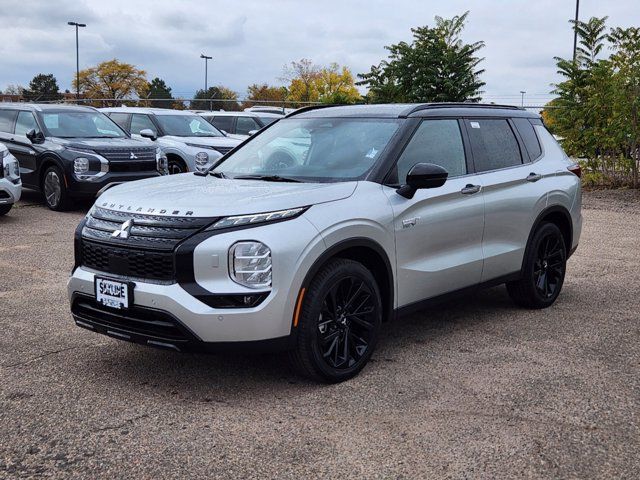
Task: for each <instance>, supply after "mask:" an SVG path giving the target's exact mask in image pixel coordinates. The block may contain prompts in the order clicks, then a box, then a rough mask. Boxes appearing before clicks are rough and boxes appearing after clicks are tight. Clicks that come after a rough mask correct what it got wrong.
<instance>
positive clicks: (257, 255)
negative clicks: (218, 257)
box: [229, 242, 271, 288]
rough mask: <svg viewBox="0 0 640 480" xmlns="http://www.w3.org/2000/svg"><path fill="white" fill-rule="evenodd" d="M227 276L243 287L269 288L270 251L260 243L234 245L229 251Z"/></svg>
mask: <svg viewBox="0 0 640 480" xmlns="http://www.w3.org/2000/svg"><path fill="white" fill-rule="evenodd" d="M229 275H230V276H231V280H233V281H234V282H236V283H238V284H240V285H243V286H245V287H249V288H268V287H271V250H269V247H267V246H266V245H265V244H264V243H261V242H238V243H236V244H234V245H233V246H232V247H231V248H230V249H229Z"/></svg>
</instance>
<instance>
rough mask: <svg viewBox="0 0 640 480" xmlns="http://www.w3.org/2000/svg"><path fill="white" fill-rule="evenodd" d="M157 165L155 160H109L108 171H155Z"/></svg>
mask: <svg viewBox="0 0 640 480" xmlns="http://www.w3.org/2000/svg"><path fill="white" fill-rule="evenodd" d="M156 170H158V165H157V164H156V161H155V160H152V161H150V162H149V161H148V162H138V161H134V160H131V161H130V162H118V163H115V162H111V163H110V164H109V171H110V172H155V171H156Z"/></svg>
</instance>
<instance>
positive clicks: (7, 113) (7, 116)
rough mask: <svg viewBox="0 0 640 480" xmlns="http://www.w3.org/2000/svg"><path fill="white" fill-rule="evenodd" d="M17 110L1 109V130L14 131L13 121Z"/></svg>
mask: <svg viewBox="0 0 640 480" xmlns="http://www.w3.org/2000/svg"><path fill="white" fill-rule="evenodd" d="M17 114H18V111H17V110H0V132H6V133H13V121H14V120H15V118H16V115H17Z"/></svg>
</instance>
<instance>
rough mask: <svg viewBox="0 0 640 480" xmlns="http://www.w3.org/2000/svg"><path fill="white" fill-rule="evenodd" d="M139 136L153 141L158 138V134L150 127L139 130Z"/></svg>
mask: <svg viewBox="0 0 640 480" xmlns="http://www.w3.org/2000/svg"><path fill="white" fill-rule="evenodd" d="M140 136H141V137H144V138H148V139H149V140H154V141H155V140H156V139H157V138H158V136H157V135H156V132H154V131H153V130H151V129H150V128H145V129H143V130H140Z"/></svg>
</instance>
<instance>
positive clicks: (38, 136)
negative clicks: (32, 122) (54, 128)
mask: <svg viewBox="0 0 640 480" xmlns="http://www.w3.org/2000/svg"><path fill="white" fill-rule="evenodd" d="M26 137H27V138H28V139H29V141H30V142H31V143H43V142H44V133H42V132H36V131H35V130H34V129H33V128H32V129H31V130H29V131H28V132H27V133H26Z"/></svg>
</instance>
